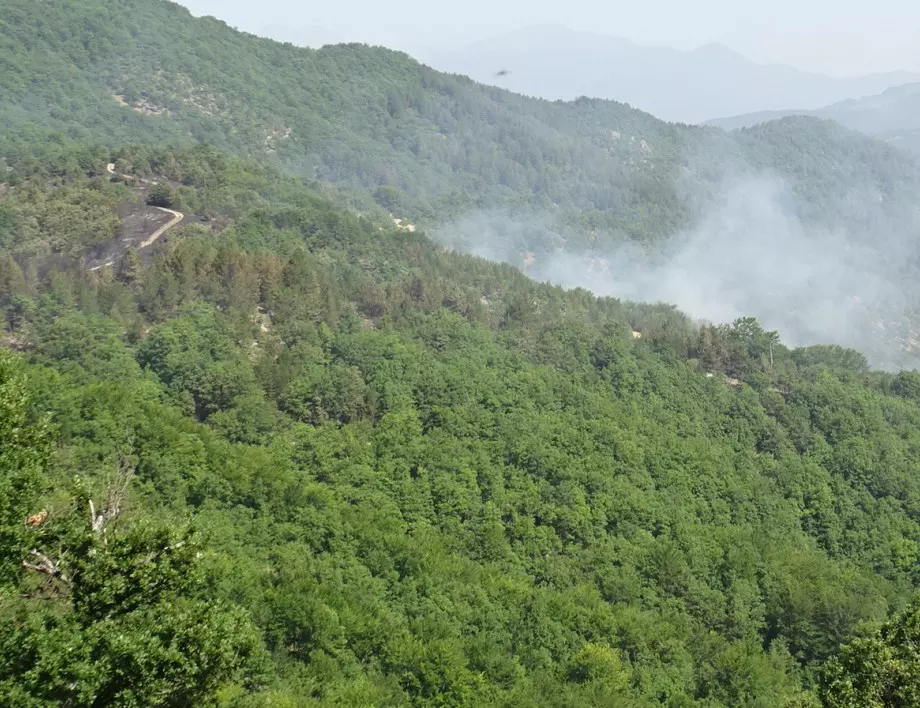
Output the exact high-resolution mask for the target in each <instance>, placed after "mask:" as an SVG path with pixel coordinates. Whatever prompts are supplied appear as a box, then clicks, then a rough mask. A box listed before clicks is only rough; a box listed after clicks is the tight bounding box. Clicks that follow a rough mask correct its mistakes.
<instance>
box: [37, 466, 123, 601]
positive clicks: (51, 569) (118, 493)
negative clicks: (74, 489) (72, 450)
mask: <svg viewBox="0 0 920 708" xmlns="http://www.w3.org/2000/svg"><path fill="white" fill-rule="evenodd" d="M134 469H135V464H134V462H133V461H132V460H131V459H130V458H129V457H128V456H127V455H122V454H120V455H119V456H118V461H117V463H116V467H115V473H114V476H113V479H112V481H111V483H110V484H109V485H108V488H107V490H106V497H105V503H104V504H103V505H102V507H101V508H99V509H98V510H97V509H96V505H95V503H94V502H93V500H92V499H90V500H89V518H90V528H91V530H92V532H93V533H94V534H95V535H96V536H99V537H101V538H102V543H103V545H105V544H106V538H105V531H106V527H107V526H108V525H109V524H110V523H111V522H112V521H114V520H115V519H117V518H118V517H119V516H120V515H121V514H122V512H123V511H124V509H125V500H126V499H127V497H128V489H129V488H130V486H131V480H132V479H133V478H134ZM50 516H51V515H50V514H49V512H48V511H47V510H44V509H43V510H42V511H41V512H39V513H38V514H35V515H33V516H30V517H29V518H27V519H26V526H28V527H31V528H38V527H40V526H42V525H43V524H45V523H46V522H47V521H48V519H49V518H50ZM22 567H23V568H26V569H27V570H31V571H33V572H36V573H41V574H42V575H45V576H47V577H48V582H47V583H46V586H45V590H48V589H53V586H54V581H55V580H60V581H61V582H63V583H64V584H66V585H69V584H70V583H71V579H70V578H69V577H68V576H67V575H66V574H65V573H64V571H63V569H62V567H61V559H60V558H58V559H54V558H52V557H51V556H49V555H46V554H45V553H42V552H41V551H39V550H37V549H33V550H32V551H31V552H30V553H29V560H25V561H23V562H22Z"/></svg>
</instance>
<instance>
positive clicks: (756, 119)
mask: <svg viewBox="0 0 920 708" xmlns="http://www.w3.org/2000/svg"><path fill="white" fill-rule="evenodd" d="M791 115H808V116H813V117H816V118H825V119H828V120H833V121H835V122H837V123H840V124H841V125H843V126H845V127H847V128H850V129H852V130H858V131H860V132H861V133H865V134H866V135H871V136H873V137H876V138H881V139H882V140H886V141H888V142H890V143H892V144H894V145H897V146H898V147H902V148H904V149H908V150H912V151H914V152H920V83H910V84H906V85H904V86H896V87H893V88H890V89H888V90H886V91H884V92H882V93H880V94H877V95H875V96H867V97H865V98H859V99H850V100H847V101H840V102H838V103H834V104H832V105H830V106H826V107H824V108H819V109H817V110H784V111H760V112H758V113H747V114H744V115H738V116H733V117H730V118H717V119H715V120H711V121H707V125H714V126H718V127H720V128H724V129H725V130H736V129H739V128H749V127H751V126H754V125H758V124H760V123H766V122H767V121H771V120H776V119H778V118H785V117H787V116H791Z"/></svg>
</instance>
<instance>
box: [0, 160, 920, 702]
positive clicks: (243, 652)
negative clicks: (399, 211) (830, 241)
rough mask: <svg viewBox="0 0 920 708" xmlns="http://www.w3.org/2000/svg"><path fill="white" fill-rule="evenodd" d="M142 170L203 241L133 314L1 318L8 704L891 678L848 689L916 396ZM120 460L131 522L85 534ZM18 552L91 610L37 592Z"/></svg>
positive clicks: (890, 550)
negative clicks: (19, 492) (7, 482)
mask: <svg viewBox="0 0 920 708" xmlns="http://www.w3.org/2000/svg"><path fill="white" fill-rule="evenodd" d="M142 153H143V151H134V152H133V153H132V152H131V151H125V153H124V155H125V156H126V157H125V159H126V160H127V158H128V157H131V158H132V159H137V160H138V161H140V157H139V156H141V155H142ZM144 159H149V160H151V161H154V162H156V163H157V164H159V163H160V162H165V161H166V160H167V159H171V160H173V162H174V164H173V167H172V169H176V170H183V171H188V172H189V173H190V174H196V175H198V176H197V177H196V178H195V180H194V181H191V182H190V184H188V185H186V190H187V194H184V195H183V198H184V199H188V200H189V203H193V204H200V205H207V207H206V208H207V209H209V210H210V213H211V218H212V221H211V222H205V224H204V225H203V226H201V227H195V228H189V229H186V230H185V231H184V232H182V235H181V237H178V238H175V239H173V240H172V242H171V243H170V244H168V245H167V246H165V247H163V248H162V249H160V251H159V252H158V253H157V254H156V255H155V256H154V257H153V259H152V263H151V264H150V265H149V267H148V266H142V265H139V266H138V268H137V271H136V273H135V277H134V279H133V280H132V281H131V282H125V281H124V280H123V279H122V280H120V279H117V278H114V277H111V275H107V274H106V273H105V272H104V271H99V272H95V273H88V272H86V271H85V270H84V269H81V268H80V267H79V264H74V266H76V267H68V266H66V264H65V265H64V266H60V267H51V268H48V269H45V272H43V273H42V275H41V276H36V277H35V278H31V279H30V278H25V277H24V278H23V283H22V284H20V285H19V286H17V287H19V288H20V290H19V291H18V294H16V295H13V294H8V295H6V296H5V297H4V299H2V300H0V303H2V304H3V306H4V307H5V308H6V309H7V311H8V312H13V313H15V318H17V326H16V328H15V331H14V332H13V333H12V334H11V335H10V336H11V337H12V338H13V341H14V343H15V344H16V346H18V347H20V348H22V349H24V351H25V353H24V354H23V356H22V359H24V360H25V361H21V360H15V359H12V358H10V357H6V358H5V359H4V362H7V360H9V362H8V363H4V366H5V367H6V368H4V369H3V371H4V372H5V373H4V374H3V378H0V391H3V397H4V398H3V400H4V401H5V403H4V406H5V407H3V406H0V426H6V427H4V428H3V431H4V432H6V431H8V430H12V431H22V432H19V433H17V435H21V436H25V437H24V438H23V439H24V440H27V441H28V442H27V444H24V445H20V446H19V447H18V448H11V450H12V452H4V453H2V454H0V464H2V465H4V468H3V469H4V473H5V474H7V472H9V474H17V475H20V476H21V478H22V479H25V480H26V481H28V484H25V485H22V486H19V485H18V483H17V489H20V488H21V489H23V490H24V492H23V496H22V498H21V500H19V501H15V502H14V501H11V502H10V504H11V506H10V510H9V513H8V515H7V516H6V517H4V526H3V530H4V532H5V533H8V534H9V535H8V536H5V537H4V538H5V539H8V540H5V541H4V543H7V544H8V548H9V549H10V555H8V556H7V557H8V558H10V559H11V561H10V564H9V567H8V575H9V580H8V583H9V584H10V587H11V588H12V584H14V583H15V585H16V587H15V589H11V590H10V592H9V593H8V600H7V602H6V604H5V605H4V606H3V608H4V609H3V613H2V616H0V617H2V622H3V623H4V626H3V632H2V634H3V637H4V639H3V644H2V651H0V660H2V664H0V689H2V691H3V692H4V693H3V694H2V695H3V697H4V700H6V701H7V702H11V703H13V704H17V705H30V704H34V705H44V704H58V703H61V702H64V701H66V700H70V701H71V702H72V703H73V704H76V705H157V704H160V705H177V704H178V705H188V704H207V703H208V702H210V701H215V700H217V701H222V702H224V703H225V704H228V705H236V706H257V705H265V704H269V703H271V704H275V705H277V704H281V705H330V706H331V705H336V706H339V705H354V706H358V705H362V706H363V705H419V706H422V705H425V706H427V705H456V706H459V705H502V706H518V705H560V706H561V705H565V706H568V705H597V706H602V705H604V706H606V705H637V706H638V705H656V704H665V705H674V706H678V705H679V706H720V705H725V706H736V705H750V706H765V707H766V706H782V705H789V706H806V705H815V704H816V702H817V701H818V700H819V694H818V693H816V692H815V687H816V685H817V682H816V680H815V676H816V675H817V673H818V672H819V671H822V667H824V666H829V667H830V668H827V669H825V670H824V673H822V675H823V676H826V677H830V678H829V679H828V685H831V684H833V685H835V686H836V685H838V684H839V685H840V686H850V685H852V686H854V687H855V688H853V689H852V690H853V691H861V690H863V688H862V687H863V686H868V685H869V684H870V683H871V682H870V681H869V680H868V679H864V678H860V677H861V676H863V675H869V674H867V673H866V672H870V673H871V671H872V669H871V666H869V667H868V668H866V666H864V665H870V664H871V662H873V661H876V660H875V659H874V658H872V656H874V655H872V656H868V655H867V656H868V658H866V659H865V660H864V659H863V658H862V656H863V655H862V654H859V652H858V651H856V650H852V649H851V650H847V651H845V652H844V654H843V656H842V658H841V659H840V660H839V663H831V664H827V662H828V661H829V660H832V657H833V656H834V655H835V654H836V653H837V652H838V651H839V650H840V647H841V646H842V645H844V644H845V643H847V642H848V641H850V640H851V638H852V637H854V636H859V635H860V634H861V633H864V632H866V631H869V630H871V629H872V628H873V627H874V626H876V625H878V624H879V623H881V622H883V621H884V620H885V618H886V617H887V616H888V614H889V613H890V612H891V611H892V610H897V609H900V608H902V607H903V606H905V605H906V604H907V603H908V601H909V599H910V598H911V597H912V595H913V593H914V592H915V590H916V588H917V586H918V583H920V576H918V571H917V568H918V567H920V566H918V557H920V523H918V521H917V519H918V518H920V515H918V511H920V482H918V480H917V478H916V474H915V469H916V463H917V459H918V457H917V456H918V451H920V437H918V432H917V431H918V430H920V407H918V403H917V401H916V400H915V396H914V388H915V387H914V386H913V383H912V381H913V379H912V378H911V375H910V374H902V375H900V376H898V377H894V376H888V375H881V374H877V373H873V372H869V371H867V370H866V367H865V363H864V360H863V359H861V358H860V356H859V355H858V354H856V353H854V352H849V351H846V350H838V349H833V348H827V349H809V350H802V351H791V350H789V349H788V348H786V347H784V346H783V345H782V344H781V343H780V342H779V341H778V339H777V337H776V335H775V333H772V332H769V331H765V330H763V328H761V327H760V325H759V324H758V323H757V322H756V321H754V320H751V319H741V320H738V321H737V322H735V323H732V324H730V325H725V326H721V327H712V328H709V327H707V328H704V329H702V330H698V329H696V328H695V327H693V326H692V325H691V324H690V323H689V322H688V321H687V319H686V318H684V317H683V316H682V315H681V314H680V313H679V312H677V311H675V310H674V309H673V308H669V307H664V306H641V305H634V304H631V303H624V302H619V301H615V300H610V299H597V298H595V297H593V296H591V295H590V294H588V293H586V292H584V291H580V290H576V291H571V292H565V291H563V290H562V289H560V288H555V287H550V286H549V285H541V284H537V283H534V282H532V281H529V280H527V279H526V278H524V277H523V276H522V275H521V274H520V273H519V272H517V271H516V270H514V269H512V268H510V267H508V266H503V265H496V264H492V263H487V262H485V261H482V260H479V259H475V258H471V257H468V256H462V255H458V254H454V253H448V252H446V251H444V250H443V249H440V248H438V247H437V246H436V245H434V244H432V243H431V242H430V241H429V240H428V239H427V238H426V237H425V236H424V235H423V234H421V233H407V232H402V231H398V230H395V231H394V230H391V229H382V228H381V226H383V225H384V223H385V222H379V223H378V222H376V221H374V220H372V219H367V218H362V217H357V216H354V215H352V214H349V213H347V212H345V211H342V210H340V209H338V208H336V207H334V206H333V205H332V204H330V203H329V202H327V201H325V200H324V199H322V198H321V197H318V196H317V195H316V194H315V193H314V192H311V191H309V190H307V189H305V188H304V187H302V186H299V185H298V184H297V183H295V182H293V181H288V180H282V179H277V178H273V177H272V176H271V175H270V174H269V173H266V172H264V171H262V170H260V169H255V168H252V169H251V168H247V167H245V166H243V165H240V164H239V163H236V162H233V161H230V160H227V159H226V158H224V157H221V156H220V155H218V154H217V153H215V152H213V151H209V150H202V149H198V150H193V151H190V152H183V151H176V152H173V153H167V152H165V151H164V152H160V153H157V154H156V155H152V156H149V157H145V158H144ZM77 183H78V184H79V180H77ZM202 208H205V207H204V206H203V207H202ZM208 224H211V225H212V226H208ZM212 228H213V231H212V230H211V229H212ZM26 265H27V268H26V270H28V264H26ZM631 330H640V331H641V332H642V333H643V337H642V338H641V339H634V338H633V336H632V334H631ZM6 372H9V373H6ZM16 372H20V373H19V374H16V375H14V374H15V373H16ZM707 374H709V375H707ZM4 387H5V388H4ZM27 394H28V395H27ZM30 397H31V404H30V403H29V400H30ZM34 411H39V412H41V413H43V414H44V413H47V414H49V415H50V416H51V419H52V421H53V423H54V424H55V426H56V427H57V430H58V433H57V439H58V441H59V445H58V452H57V454H56V455H55V456H54V458H53V464H50V466H48V465H47V464H46V463H47V461H48V452H47V451H45V452H42V450H43V449H44V448H42V447H41V444H38V443H41V441H48V440H49V438H48V433H46V432H43V431H41V430H40V429H39V428H36V427H35V425H36V424H35V423H34V422H30V421H31V420H32V417H34V415H35V413H34ZM5 421H11V422H10V423H7V422H5ZM126 440H127V441H128V442H127V443H126ZM42 444H47V442H46V443H42ZM2 455H6V457H3V456H2ZM119 455H121V456H122V458H123V459H125V460H129V461H131V462H132V465H131V468H132V469H134V470H135V473H134V474H135V477H134V483H133V486H132V489H133V492H132V495H131V496H130V503H129V504H128V507H127V508H128V512H127V513H126V514H125V516H124V518H122V519H120V520H118V521H117V522H116V523H113V524H112V525H111V526H110V527H109V529H108V531H107V532H106V533H105V534H103V535H102V536H100V535H99V534H96V533H93V532H92V531H91V530H90V529H89V528H88V525H87V524H88V514H87V503H88V498H89V497H92V498H94V499H96V500H97V501H98V500H100V499H103V498H104V495H101V492H102V491H103V490H105V489H107V488H110V487H109V485H110V484H111V482H110V481H109V480H108V477H107V475H106V474H104V473H103V470H105V469H107V468H108V467H107V463H106V461H108V460H112V459H118V456H119ZM75 475H80V477H81V479H82V481H81V482H80V484H79V485H75V484H74V482H73V478H74V476H75ZM43 490H49V491H43ZM26 492H27V493H26ZM91 492H92V493H91ZM42 494H44V495H45V496H44V497H42V496H41V495H42ZM40 508H46V509H51V510H52V511H55V513H54V514H52V515H51V517H50V519H51V520H50V521H49V522H47V523H45V524H42V525H40V526H39V527H37V528H33V527H23V518H24V517H25V516H26V515H28V514H34V513H36V512H37V511H38V510H39V509H40ZM188 517H191V518H193V519H194V522H195V524H196V526H198V527H199V528H200V529H201V530H202V531H204V532H206V537H205V538H206V541H205V542H204V543H201V542H200V539H198V537H196V536H194V535H187V534H186V533H185V532H184V531H183V529H184V528H185V527H186V524H185V521H186V519H187V518H188ZM24 534H25V535H24ZM29 534H31V536H30V535H29ZM103 539H107V540H103ZM27 542H28V543H27ZM196 543H200V545H196ZM32 547H36V548H38V549H39V550H40V551H41V552H42V553H45V554H47V555H48V556H49V557H51V558H61V559H64V561H62V563H61V568H62V571H63V573H64V575H66V576H67V577H68V578H69V579H70V581H71V582H70V583H69V584H67V583H64V582H63V581H62V580H60V579H58V580H55V581H54V582H53V583H52V584H51V585H50V586H47V585H45V584H43V580H44V579H43V577H36V574H34V573H32V572H30V571H26V570H25V569H23V568H21V567H19V566H18V562H19V561H20V560H22V559H24V558H25V557H26V554H28V551H29V549H30V548H32ZM17 549H18V550H17ZM199 553H201V556H200V557H199ZM40 581H41V582H40ZM52 591H54V592H58V593H60V599H59V600H39V599H37V598H36V599H32V596H33V595H34V594H35V593H36V592H42V593H46V594H47V593H51V592H52ZM18 594H26V595H28V596H29V597H26V598H20V597H18ZM247 616H248V617H251V618H252V620H251V621H252V622H253V623H254V625H255V627H256V628H257V632H258V636H256V635H255V634H254V632H253V629H252V627H251V625H250V624H248V620H247ZM193 628H194V629H193ZM905 631H906V630H905ZM885 636H886V637H887V636H892V637H893V636H895V635H894V634H890V635H885ZM898 636H900V635H898ZM260 642H261V644H262V645H264V646H265V647H266V648H267V650H268V651H269V653H270V657H269V658H268V660H267V661H263V658H265V657H262V655H261V653H260V651H259V649H258V645H259V643H260ZM854 646H859V645H858V643H857V644H854ZM892 651H895V653H896V654H897V651H900V650H892ZM847 652H849V653H847ZM897 656H900V654H897ZM65 657H67V658H66V660H65ZM899 661H902V663H903V662H906V661H907V659H899ZM905 665H906V664H905ZM98 666H104V667H106V670H105V671H99V670H97V667H98ZM899 666H900V664H899ZM834 667H838V668H834ZM839 667H843V668H839ZM240 671H241V672H242V673H241V674H240V673H238V672H240ZM899 671H901V669H899ZM903 671H907V672H909V666H908V667H907V668H904V669H903ZM903 671H902V673H903ZM861 672H862V673H861ZM872 675H876V674H872ZM887 675H889V674H886V676H887ZM890 675H891V676H894V675H895V674H893V673H892V674H890ZM900 675H901V674H898V676H900ZM905 675H907V674H905ZM873 680H874V679H873ZM885 680H887V679H885ZM847 681H849V682H850V683H849V684H848V683H846V682H847ZM830 690H831V689H828V690H827V691H825V692H824V693H821V694H820V696H821V697H824V698H825V700H827V701H828V702H831V701H832V700H836V699H834V698H833V695H836V694H832V693H829V692H828V691H830ZM834 690H836V689H834ZM847 690H850V689H847ZM867 690H874V689H867ZM851 704H852V703H851ZM851 704H847V703H843V704H842V705H851Z"/></svg>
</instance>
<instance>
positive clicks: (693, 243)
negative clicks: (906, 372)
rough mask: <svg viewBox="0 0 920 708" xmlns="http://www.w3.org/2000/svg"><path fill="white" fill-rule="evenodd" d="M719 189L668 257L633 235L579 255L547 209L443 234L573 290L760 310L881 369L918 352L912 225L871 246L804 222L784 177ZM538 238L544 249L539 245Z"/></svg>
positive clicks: (770, 322)
mask: <svg viewBox="0 0 920 708" xmlns="http://www.w3.org/2000/svg"><path fill="white" fill-rule="evenodd" d="M717 191H718V194H719V196H718V197H717V198H716V199H715V200H714V202H713V203H712V204H710V205H709V206H708V208H707V209H706V210H705V215H704V217H703V219H702V220H701V221H700V223H699V225H698V226H697V227H696V228H694V229H693V230H691V231H689V232H686V233H681V234H677V235H676V236H675V237H674V238H673V240H671V241H670V242H669V244H668V246H667V248H666V249H665V253H664V255H662V254H658V255H649V254H647V253H645V252H644V251H643V250H642V249H641V248H639V247H638V246H635V245H632V244H628V243H627V244H624V245H622V246H619V247H616V248H614V249H612V250H610V251H609V252H603V253H597V252H593V253H591V254H590V255H588V254H584V253H576V252H572V251H569V250H567V249H566V243H567V242H568V236H570V234H569V235H565V234H560V233H557V232H556V231H554V229H553V228H551V227H550V226H548V224H549V223H550V221H549V219H547V218H543V217H541V216H540V215H539V214H529V215H526V216H521V215H515V216H509V215H502V214H497V213H477V214H474V215H471V216H469V217H467V218H466V219H463V220H460V221H457V222H455V223H452V224H449V225H446V226H444V227H443V228H441V229H440V230H438V231H436V232H435V238H436V239H438V240H439V241H440V242H441V243H443V244H444V245H448V246H450V247H453V248H456V249H458V250H462V251H466V252H468V253H472V254H475V255H479V256H482V257H485V258H488V259H491V260H499V261H505V262H510V263H513V264H515V265H518V266H520V267H522V268H523V269H524V270H525V272H527V274H528V275H530V276H532V277H534V278H535V279H538V280H544V281H550V282H552V283H555V284H557V285H561V286H563V287H583V288H586V289H588V290H590V291H592V292H594V293H595V294H597V295H600V296H612V297H617V298H621V299H624V300H633V301H641V302H666V303H670V304H675V305H677V306H678V308H679V309H681V310H682V311H683V312H685V313H686V314H688V315H690V316H691V317H694V318H697V319H699V320H705V321H710V322H716V323H720V322H729V321H731V320H733V319H735V318H736V317H741V316H754V317H757V318H758V319H759V320H760V321H761V324H762V325H763V326H764V327H766V328H768V329H775V330H777V331H779V333H780V336H781V338H782V340H783V341H784V342H785V343H786V344H787V345H790V346H807V345H811V344H840V345H842V346H847V347H852V348H854V349H858V350H860V351H862V352H863V353H865V354H866V355H867V356H868V357H869V358H870V361H872V363H873V365H875V366H877V367H881V368H899V367H901V366H903V365H904V364H905V361H908V360H909V358H908V359H905V355H904V352H903V351H902V350H903V345H904V342H905V341H906V340H907V339H908V338H909V337H910V335H909V332H908V328H907V327H906V326H905V324H904V321H905V319H904V318H905V314H906V312H907V310H908V308H909V305H910V298H909V294H908V293H907V292H906V290H905V289H906V288H908V287H909V286H910V281H911V280H912V277H911V276H912V275H913V270H914V269H913V268H912V267H911V268H906V267H905V264H907V263H909V262H910V261H912V259H913V258H914V249H915V246H913V244H912V243H910V242H909V240H908V234H909V233H911V232H912V230H913V228H912V225H911V224H899V223H898V219H897V218H892V219H890V220H889V221H890V222H891V223H888V224H886V228H885V233H882V234H878V236H877V238H876V239H874V242H872V243H867V242H865V240H862V241H861V240H860V239H859V238H856V237H854V235H853V233H851V232H849V231H848V230H847V229H846V225H845V224H844V225H842V226H841V227H839V228H837V229H835V230H831V229H828V228H818V227H813V226H807V227H806V226H805V225H804V224H803V222H802V220H801V219H800V218H799V217H798V215H797V211H798V210H797V208H796V207H797V205H796V200H795V196H794V195H793V194H792V193H791V190H790V189H789V188H788V187H787V186H786V185H785V184H784V182H783V181H782V180H781V179H779V178H776V177H772V176H762V177H745V178H741V179H738V180H732V181H726V184H725V186H724V188H723V189H721V190H717ZM867 197H869V200H868V201H869V203H872V202H877V201H878V199H872V198H871V195H867V194H864V193H863V194H859V195H855V196H854V195H852V194H850V195H844V197H843V199H844V200H849V201H848V204H849V205H852V204H854V203H860V204H865V203H867ZM806 206H807V205H806ZM875 216H876V217H877V215H875ZM847 218H850V217H849V216H848V217H847ZM826 221H827V222H831V223H832V222H833V220H832V219H828V220H826ZM874 223H878V218H875V222H874ZM534 243H539V244H542V248H541V249H540V252H538V253H529V252H530V251H532V250H535V249H534V247H533V244H534ZM545 244H551V246H550V248H549V249H547V247H546V245H545Z"/></svg>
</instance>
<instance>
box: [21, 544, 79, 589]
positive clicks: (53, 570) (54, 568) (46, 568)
mask: <svg viewBox="0 0 920 708" xmlns="http://www.w3.org/2000/svg"><path fill="white" fill-rule="evenodd" d="M29 555H30V556H31V557H33V558H37V559H38V561H39V562H38V563H29V562H28V561H23V563H22V567H23V568H28V569H29V570H34V571H35V572H36V573H42V574H43V575H47V576H49V577H51V578H55V579H57V580H61V581H63V582H65V583H68V584H69V583H70V578H68V577H67V576H66V575H65V574H64V572H63V571H62V570H61V565H60V561H54V560H51V559H50V558H49V557H48V556H46V555H45V554H44V553H40V552H39V551H36V550H35V549H33V550H32V552H31V553H30V554H29Z"/></svg>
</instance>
